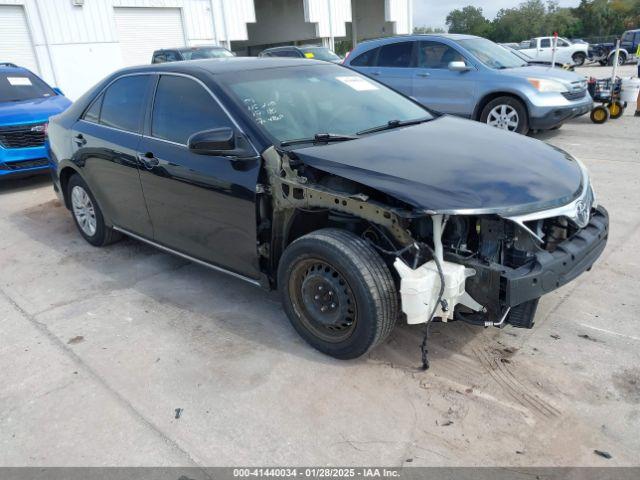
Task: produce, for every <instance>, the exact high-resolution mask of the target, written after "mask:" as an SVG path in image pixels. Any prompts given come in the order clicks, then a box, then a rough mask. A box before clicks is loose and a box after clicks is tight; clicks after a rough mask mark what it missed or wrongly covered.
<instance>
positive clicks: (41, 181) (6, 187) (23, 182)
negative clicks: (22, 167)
mask: <svg viewBox="0 0 640 480" xmlns="http://www.w3.org/2000/svg"><path fill="white" fill-rule="evenodd" d="M47 183H51V177H50V176H49V174H48V173H46V174H43V173H39V174H37V175H30V176H28V177H16V178H10V177H7V178H3V177H0V195H5V194H7V193H16V192H20V191H23V190H31V189H33V188H38V187H42V186H43V185H46V184H47Z"/></svg>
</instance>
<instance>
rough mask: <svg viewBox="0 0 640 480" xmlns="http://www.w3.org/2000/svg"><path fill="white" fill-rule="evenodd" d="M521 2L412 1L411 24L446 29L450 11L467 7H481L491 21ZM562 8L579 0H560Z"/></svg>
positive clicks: (493, 0)
mask: <svg viewBox="0 0 640 480" xmlns="http://www.w3.org/2000/svg"><path fill="white" fill-rule="evenodd" d="M520 3H521V0H466V1H465V0H462V1H460V0H413V24H414V25H415V26H416V27H441V28H446V23H445V20H446V18H447V15H448V14H449V12H450V11H451V10H454V9H456V8H463V7H466V6H467V5H473V6H474V7H481V8H482V11H483V12H484V16H485V17H487V18H488V19H489V20H493V18H494V17H495V16H496V13H498V10H500V9H501V8H512V7H516V6H518V4H520ZM558 3H559V4H560V6H562V7H576V6H578V4H579V3H580V0H560V1H559V2H558Z"/></svg>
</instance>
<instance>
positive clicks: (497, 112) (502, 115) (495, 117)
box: [487, 104, 520, 132]
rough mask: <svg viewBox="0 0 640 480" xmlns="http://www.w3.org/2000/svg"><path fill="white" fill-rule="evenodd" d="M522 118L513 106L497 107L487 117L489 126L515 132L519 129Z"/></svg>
mask: <svg viewBox="0 0 640 480" xmlns="http://www.w3.org/2000/svg"><path fill="white" fill-rule="evenodd" d="M519 123H520V117H519V116H518V112H517V111H516V109H515V108H513V107H512V106H511V105H504V104H503V105H497V106H495V107H494V108H492V109H491V111H490V112H489V116H488V117H487V125H491V126H492V127H496V128H500V129H502V130H509V131H510V132H515V131H516V130H517V129H518V125H519Z"/></svg>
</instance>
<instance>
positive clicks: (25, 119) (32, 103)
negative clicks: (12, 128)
mask: <svg viewBox="0 0 640 480" xmlns="http://www.w3.org/2000/svg"><path fill="white" fill-rule="evenodd" d="M69 105H71V102H70V101H69V99H68V98H66V97H64V96H62V95H56V96H53V97H41V98H34V99H31V100H24V101H22V102H0V126H3V125H20V124H24V123H41V122H46V121H47V120H48V119H49V117H50V116H52V115H57V114H58V113H60V112H63V111H64V110H66V109H67V107H68V106H69Z"/></svg>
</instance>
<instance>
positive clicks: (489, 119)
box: [480, 97, 529, 135]
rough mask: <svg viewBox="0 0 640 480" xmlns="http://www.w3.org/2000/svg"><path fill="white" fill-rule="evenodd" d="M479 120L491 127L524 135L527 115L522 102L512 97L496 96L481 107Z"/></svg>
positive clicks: (526, 128)
mask: <svg viewBox="0 0 640 480" xmlns="http://www.w3.org/2000/svg"><path fill="white" fill-rule="evenodd" d="M480 121H481V122H482V123H486V124H487V125H490V126H492V127H496V128H500V129H502V130H507V131H509V132H515V133H520V134H522V135H526V134H527V133H528V132H529V117H528V115H527V109H526V108H525V106H524V104H523V103H522V102H521V101H520V100H518V99H517V98H513V97H498V98H495V99H493V100H491V101H490V102H489V103H487V105H486V106H485V107H484V108H483V109H482V113H481V114H480Z"/></svg>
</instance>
